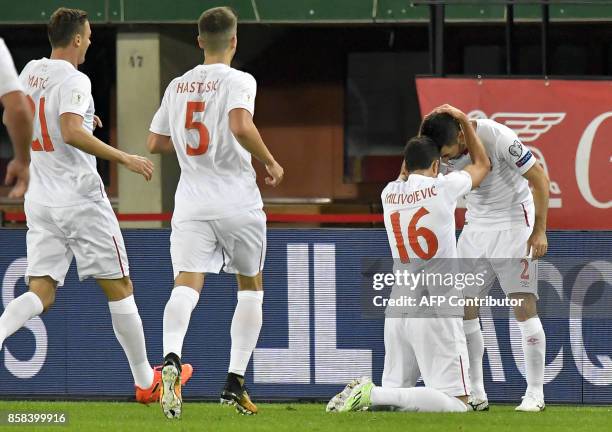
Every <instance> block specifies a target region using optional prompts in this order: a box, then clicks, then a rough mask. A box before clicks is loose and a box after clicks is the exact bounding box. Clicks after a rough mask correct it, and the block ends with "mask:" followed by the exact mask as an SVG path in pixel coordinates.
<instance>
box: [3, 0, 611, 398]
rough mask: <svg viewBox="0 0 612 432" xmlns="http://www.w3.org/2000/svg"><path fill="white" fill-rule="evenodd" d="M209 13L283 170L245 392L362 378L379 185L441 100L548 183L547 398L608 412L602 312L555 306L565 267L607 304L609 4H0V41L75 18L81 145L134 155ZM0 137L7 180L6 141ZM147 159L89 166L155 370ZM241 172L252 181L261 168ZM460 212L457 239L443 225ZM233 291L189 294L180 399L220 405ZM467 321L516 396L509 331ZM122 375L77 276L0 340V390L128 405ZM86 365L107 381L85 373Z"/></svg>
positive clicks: (40, 45) (40, 48)
mask: <svg viewBox="0 0 612 432" xmlns="http://www.w3.org/2000/svg"><path fill="white" fill-rule="evenodd" d="M220 5H229V6H232V7H233V8H234V9H235V10H236V11H237V13H238V15H239V17H240V24H239V29H238V40H239V45H238V53H237V55H236V58H235V61H234V65H233V66H234V67H236V68H239V69H242V70H245V71H248V72H250V73H251V74H253V75H254V76H255V78H256V79H257V81H258V94H257V103H256V115H255V122H256V124H257V125H258V126H259V128H260V130H261V132H262V135H263V138H264V140H265V142H266V143H267V145H268V146H269V147H270V149H271V151H272V152H273V153H274V154H275V156H276V158H277V159H278V161H279V162H280V163H281V164H282V165H283V167H284V168H285V180H284V183H283V184H282V185H281V186H280V187H278V188H276V189H271V188H267V187H266V186H265V185H263V182H261V185H262V186H261V190H262V195H263V196H264V199H265V206H266V207H265V209H266V211H267V213H268V215H269V220H270V224H269V226H270V228H271V229H270V230H269V236H268V239H269V240H268V241H269V243H268V248H269V249H268V258H267V262H266V269H265V271H264V279H265V287H266V292H267V293H266V301H265V302H264V317H265V319H264V327H263V330H262V334H261V337H260V342H259V345H258V349H257V351H256V352H255V354H254V357H253V360H252V363H251V366H250V367H249V371H248V382H250V383H253V385H252V393H253V395H254V397H255V398H257V399H259V400H261V399H268V400H274V399H325V398H328V397H330V396H331V395H333V394H334V393H335V392H336V391H337V390H338V389H339V388H340V387H341V386H342V385H343V384H344V383H346V381H348V380H349V379H351V378H354V377H356V376H360V375H372V376H373V377H374V380H375V381H377V382H378V381H379V380H380V375H381V372H382V361H383V356H384V351H383V348H384V347H383V342H382V322H381V321H374V320H366V319H363V318H362V317H361V315H360V296H359V292H360V284H361V275H360V272H361V268H360V265H361V260H362V259H363V258H365V257H385V256H387V255H388V253H389V251H388V245H387V240H386V234H385V233H384V230H383V229H382V228H381V227H382V224H381V221H382V217H381V215H380V212H381V205H380V199H379V197H380V192H381V190H382V188H383V185H384V184H385V183H386V182H387V181H389V180H392V179H394V178H396V176H397V173H398V170H399V167H400V164H401V156H400V153H401V149H402V147H403V145H404V143H405V141H406V140H407V138H409V137H410V136H412V135H414V134H416V132H417V129H418V125H419V123H420V119H421V115H422V114H423V113H426V112H428V111H429V110H430V109H431V108H433V107H434V106H437V105H439V104H441V103H445V102H448V103H452V104H453V105H456V106H457V107H459V108H461V109H463V110H464V111H466V112H470V113H471V115H472V116H475V117H477V116H488V117H492V118H495V119H497V120H498V121H501V122H506V123H507V124H511V123H508V122H514V123H512V124H514V127H515V129H517V131H518V132H519V135H520V136H521V138H522V139H523V140H524V141H525V143H526V144H528V145H530V146H531V147H532V148H533V149H535V150H534V152H535V153H536V155H537V156H538V157H539V159H540V160H541V161H542V162H543V163H544V164H545V166H546V168H547V170H548V173H549V176H550V178H551V181H552V183H551V208H550V210H549V230H550V233H549V243H550V247H549V259H548V260H549V261H548V262H547V264H545V265H544V268H545V271H543V272H542V274H543V275H542V276H541V277H542V278H543V280H542V283H541V286H540V290H541V291H547V292H549V293H551V294H549V295H548V296H546V299H547V300H546V299H545V300H546V301H550V302H556V303H555V304H558V307H559V308H560V309H561V310H564V311H566V313H561V314H558V315H555V316H550V317H547V316H543V317H542V318H543V321H544V325H545V328H546V331H547V335H548V336H547V337H548V353H547V363H548V371H547V378H546V379H547V384H546V387H545V392H546V397H547V401H549V402H566V403H573V404H582V403H612V358H611V356H612V342H611V341H612V316H610V315H608V316H598V317H596V318H586V317H583V316H582V315H581V310H579V311H576V308H573V307H572V305H571V304H570V298H571V295H572V292H573V290H574V289H575V287H576V286H580V288H583V289H586V288H588V287H586V286H583V285H581V284H583V282H582V280H581V279H579V278H576V277H575V274H574V279H571V278H570V276H568V277H565V276H566V273H565V270H566V268H565V267H567V266H569V264H568V261H567V260H568V259H575V260H578V261H579V262H581V263H582V264H584V263H599V264H597V266H599V267H598V268H599V269H600V276H601V277H600V278H599V279H597V280H596V281H595V283H596V284H597V286H596V287H595V288H594V290H595V291H596V292H597V296H598V297H597V299H599V300H601V299H603V300H601V301H606V295H607V294H606V290H608V291H609V288H610V284H612V265H611V264H610V261H611V259H612V210H611V208H612V194H611V191H612V188H611V187H610V185H611V184H612V174H611V173H612V170H611V166H610V163H611V162H612V160H611V150H612V145H611V142H612V80H611V77H610V76H611V75H612V2H609V1H581V2H578V1H548V2H546V1H514V2H509V1H496V0H491V1H480V2H478V1H444V2H442V1H404V0H291V1H284V0H226V1H209V0H177V1H174V2H169V1H159V0H147V1H143V0H83V1H55V0H29V1H21V2H19V1H15V0H2V1H1V2H0V7H1V12H0V37H3V38H4V39H5V41H6V43H7V45H8V47H9V49H10V50H11V52H12V55H13V58H14V60H15V63H16V66H17V69H18V70H21V68H23V66H24V65H25V64H26V63H27V62H28V61H29V60H30V59H33V58H40V57H43V56H48V55H49V53H50V47H49V44H48V41H47V36H46V29H45V23H46V21H47V19H48V18H49V16H50V15H51V13H52V12H53V11H54V10H55V9H56V8H57V7H59V6H67V7H78V8H81V9H84V10H86V11H88V12H89V16H90V20H91V23H92V29H93V38H92V41H93V45H92V47H91V48H90V50H89V53H88V55H87V60H86V62H85V64H84V65H82V67H81V70H82V71H83V72H85V73H86V74H87V75H88V76H89V77H90V78H91V81H92V85H93V95H94V100H95V104H96V111H97V114H98V115H99V116H100V117H101V118H102V121H103V122H104V128H102V129H98V130H96V135H97V136H98V137H99V138H101V139H103V140H104V141H106V142H108V143H110V144H111V145H113V146H117V147H119V148H121V149H123V150H125V151H128V152H130V153H139V154H146V149H145V139H146V135H147V132H148V127H149V124H150V121H151V118H152V116H153V114H154V112H155V110H156V108H157V106H158V104H159V102H160V100H161V96H162V94H163V91H164V89H165V87H166V85H167V84H168V82H169V81H170V80H171V79H172V78H173V77H175V76H177V75H179V74H182V73H183V72H184V71H185V70H187V69H188V68H191V67H193V66H194V65H195V64H197V63H199V62H201V61H202V54H201V51H199V50H198V49H197V45H196V41H195V37H196V32H197V30H196V25H195V21H196V19H197V17H198V16H199V14H200V13H201V12H202V11H203V10H205V9H207V8H209V7H213V6H220ZM511 127H512V126H511ZM519 129H520V130H519ZM0 130H1V132H0V141H1V146H0V178H3V177H4V170H5V167H6V164H7V163H8V161H9V160H10V158H11V147H10V144H9V142H8V137H7V135H6V131H5V130H4V129H3V128H2V129H0ZM521 134H522V135H521ZM150 157H151V159H152V160H153V161H154V162H155V164H156V172H155V176H154V179H153V180H152V181H151V182H149V183H146V182H144V181H141V180H140V179H139V178H137V177H136V176H134V175H133V174H131V173H128V172H126V171H124V170H123V168H118V167H117V166H115V165H114V164H111V163H107V162H106V161H99V162H98V164H99V165H98V167H99V171H100V173H101V174H102V177H103V179H104V182H105V186H106V188H107V191H108V194H109V197H111V201H112V204H113V206H114V207H115V208H116V210H117V212H118V214H119V217H120V220H121V221H122V226H123V227H124V228H125V240H126V245H127V249H128V254H129V257H130V263H131V270H132V277H133V281H134V285H135V292H136V301H137V303H138V306H139V309H140V313H141V316H142V319H143V323H144V326H145V335H146V337H147V344H148V350H149V357H150V359H151V361H153V362H157V361H156V360H161V325H162V323H161V318H162V313H163V307H164V304H165V302H166V300H167V298H168V295H169V292H170V288H171V286H172V271H171V265H170V259H169V251H168V248H169V241H168V238H169V231H168V228H167V227H168V221H169V217H170V213H171V211H172V207H173V197H174V190H175V186H176V183H177V181H178V176H179V171H178V164H177V163H176V160H175V157H174V156H157V155H153V156H150ZM254 166H255V168H256V170H257V171H258V174H259V178H258V180H259V181H261V180H262V178H263V176H262V175H261V174H262V167H261V166H259V165H258V164H257V163H256V162H255V163H254ZM7 193H8V188H6V187H2V188H0V209H1V210H2V214H1V220H2V224H3V226H4V229H2V230H0V274H1V275H2V276H3V284H2V303H3V305H6V304H7V303H8V302H9V301H10V300H11V299H12V298H14V297H15V296H17V295H19V294H20V293H22V292H23V291H24V290H25V285H24V283H23V278H22V276H23V271H24V269H25V230H24V229H23V227H24V223H23V213H22V210H23V208H22V202H21V201H14V200H10V199H8V198H7V197H6V195H7ZM457 216H458V222H459V223H458V228H459V229H460V228H461V225H462V211H461V210H458V214H457ZM298 228H302V229H298ZM347 228H348V229H347ZM73 267H74V266H73ZM555 271H556V272H557V273H555ZM557 274H560V275H562V276H563V278H561V279H559V278H556V277H557V276H556V275H557ZM546 278H547V279H546ZM559 281H560V282H559ZM234 286H235V282H234V280H233V278H232V277H229V276H227V275H220V276H218V277H210V278H208V279H207V286H206V289H205V292H206V295H205V296H204V298H203V299H202V300H201V302H200V304H199V306H198V308H197V310H196V311H195V312H194V315H193V317H194V318H193V319H192V323H191V327H190V330H189V332H188V334H187V338H186V342H185V343H186V346H185V349H184V353H185V361H189V362H191V363H192V364H194V367H195V368H196V375H195V376H194V380H193V381H192V383H191V384H190V385H189V386H188V387H186V389H185V395H186V396H187V397H189V398H197V399H208V398H216V397H217V396H218V391H219V389H220V387H221V386H222V383H223V378H224V376H225V367H226V364H227V359H228V356H229V322H230V320H231V315H232V311H233V306H234V301H235V300H234V299H235V295H234V290H235V288H233V287H234ZM607 301H609V300H607ZM606 304H610V305H612V301H609V303H606ZM483 327H484V329H485V333H486V344H487V354H486V359H485V367H486V372H485V377H486V385H487V389H488V390H489V397H490V399H491V400H492V401H517V400H519V399H520V396H521V395H522V394H523V391H524V385H525V384H524V379H523V378H522V373H523V372H522V368H523V366H522V359H521V354H520V353H521V350H520V347H519V346H520V339H519V338H518V333H517V331H516V324H514V323H513V320H510V321H509V320H508V318H507V315H506V316H503V315H502V316H492V315H489V316H487V315H485V317H484V318H483ZM517 344H518V345H517ZM124 360H125V359H124V357H123V353H122V351H121V349H120V347H119V345H118V344H117V342H116V341H115V338H114V335H113V331H112V327H111V324H110V320H109V316H108V311H107V307H106V302H105V301H104V297H103V295H102V294H101V293H100V292H99V290H98V289H97V288H96V286H95V284H94V283H93V282H92V281H87V282H85V283H79V282H78V278H77V276H76V272H75V269H74V268H72V269H71V271H70V273H69V276H68V278H67V280H66V285H65V286H64V287H63V288H62V289H61V291H60V293H59V296H58V300H57V302H56V304H55V306H54V307H53V309H52V310H51V311H50V312H49V313H47V314H45V315H43V316H42V317H41V318H35V319H33V320H31V321H30V322H29V323H28V327H27V328H24V329H22V330H20V331H19V333H17V334H16V335H15V336H13V337H12V338H10V339H8V340H7V343H6V345H5V349H4V350H3V352H2V353H1V355H0V383H2V384H1V388H2V396H3V397H13V398H24V397H26V396H28V397H42V398H53V397H61V398H84V399H88V398H111V399H127V398H129V397H132V394H133V390H132V384H131V382H132V380H131V376H130V372H129V368H128V365H127V363H126V362H125V361H124ZM104 370H113V371H114V373H113V374H112V375H110V376H109V375H108V374H105V373H98V372H99V371H104Z"/></svg>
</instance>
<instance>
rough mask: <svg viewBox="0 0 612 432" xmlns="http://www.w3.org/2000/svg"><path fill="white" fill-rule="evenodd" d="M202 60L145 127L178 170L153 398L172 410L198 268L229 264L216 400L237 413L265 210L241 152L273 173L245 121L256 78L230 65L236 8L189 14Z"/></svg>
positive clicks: (258, 295) (255, 321)
mask: <svg viewBox="0 0 612 432" xmlns="http://www.w3.org/2000/svg"><path fill="white" fill-rule="evenodd" d="M198 29H199V36H198V38H197V40H198V44H199V46H200V48H202V49H203V50H204V64H201V65H198V66H196V67H195V68H193V69H191V70H189V71H188V72H186V73H185V74H184V75H182V76H180V77H178V78H176V79H174V80H172V82H171V83H170V84H169V85H168V88H167V89H166V92H165V94H164V97H163V100H162V103H161V106H160V108H159V110H158V111H157V113H156V114H155V117H154V118H153V121H152V123H151V127H150V131H151V133H150V135H149V139H148V142H147V146H148V148H149V150H150V151H151V152H153V153H156V152H166V151H176V155H177V158H178V161H179V164H180V166H181V177H180V181H179V184H178V188H177V190H176V195H175V208H174V215H173V217H172V235H171V238H170V242H171V245H170V253H171V256H172V266H173V269H174V278H175V279H174V289H173V290H172V293H171V295H170V299H169V300H168V303H167V305H166V308H165V311H164V337H163V339H164V353H163V354H164V369H163V371H162V380H163V388H162V397H161V400H160V402H161V405H162V409H163V412H164V414H165V415H166V417H168V418H178V417H180V415H181V409H182V408H181V404H182V401H181V394H180V383H179V382H178V380H176V377H177V376H178V374H179V373H180V370H181V361H180V359H181V355H182V346H183V339H184V337H185V333H186V332H187V327H188V325H189V319H190V315H191V312H192V311H193V309H194V308H195V306H196V304H197V302H198V299H199V296H200V292H201V290H202V287H203V285H204V276H205V274H206V273H219V271H221V270H223V271H225V272H226V273H235V274H236V277H237V281H238V303H237V305H236V310H235V312H234V317H233V319H232V325H231V340H232V343H231V353H230V363H229V369H228V375H227V379H226V383H225V387H224V389H223V391H222V393H221V402H222V403H225V404H229V405H234V406H235V407H236V409H237V410H238V411H239V412H240V413H242V414H255V413H257V407H256V406H255V404H253V402H252V401H251V400H250V397H249V395H248V393H247V391H246V388H245V387H244V374H245V371H246V368H247V365H248V363H249V360H250V357H251V353H252V352H253V350H254V349H255V345H256V344H257V339H258V337H259V332H260V329H261V325H262V303H263V285H262V275H261V270H262V269H263V265H264V260H265V254H266V217H265V213H264V212H263V210H262V208H263V203H262V200H261V195H260V193H259V189H258V188H257V184H256V182H255V171H254V170H253V167H252V165H251V155H252V156H254V157H255V158H256V159H258V160H259V161H260V162H262V163H263V164H264V165H265V167H266V170H267V171H268V173H269V175H270V176H269V177H267V178H266V183H267V184H269V185H272V186H276V185H277V184H278V183H279V182H280V181H281V180H282V177H283V169H282V167H281V166H280V165H279V164H278V163H277V162H276V161H275V160H274V158H273V157H272V154H271V153H270V152H269V151H268V149H267V147H266V146H265V144H264V142H263V140H262V139H261V136H260V135H259V132H258V130H257V128H256V127H255V125H254V123H253V113H254V107H255V93H256V82H255V79H254V78H253V77H252V76H251V75H249V74H248V73H244V72H241V71H238V70H236V69H233V68H232V67H231V66H230V64H231V61H232V58H233V57H234V54H235V52H236V45H237V36H236V29H237V17H236V15H235V13H234V12H233V11H232V10H231V9H230V8H227V7H218V8H213V9H209V10H207V11H205V12H204V13H203V14H202V15H201V16H200V19H199V21H198Z"/></svg>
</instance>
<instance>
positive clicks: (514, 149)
mask: <svg viewBox="0 0 612 432" xmlns="http://www.w3.org/2000/svg"><path fill="white" fill-rule="evenodd" d="M508 152H509V153H510V154H511V155H512V156H514V157H515V158H519V157H521V155H522V154H523V146H522V145H521V142H520V141H518V140H514V142H513V143H512V145H511V146H510V147H508Z"/></svg>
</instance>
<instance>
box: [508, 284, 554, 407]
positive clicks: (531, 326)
mask: <svg viewBox="0 0 612 432" xmlns="http://www.w3.org/2000/svg"><path fill="white" fill-rule="evenodd" d="M509 297H510V298H511V299H513V300H519V305H518V306H515V307H514V315H515V317H516V320H517V322H518V325H519V329H520V330H521V336H522V346H523V353H524V355H525V377H526V379H527V390H526V392H525V396H523V400H522V402H521V404H520V405H519V406H518V407H516V410H517V411H528V412H538V411H543V410H544V409H545V407H546V405H545V403H544V368H545V365H546V335H545V333H544V328H543V327H542V322H541V321H540V318H539V317H538V316H537V306H536V301H537V299H536V296H535V295H534V294H531V293H511V294H509Z"/></svg>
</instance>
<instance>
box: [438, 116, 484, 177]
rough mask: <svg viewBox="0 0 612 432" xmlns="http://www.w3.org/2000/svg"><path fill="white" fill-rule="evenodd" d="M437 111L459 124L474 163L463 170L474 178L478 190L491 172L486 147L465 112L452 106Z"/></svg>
mask: <svg viewBox="0 0 612 432" xmlns="http://www.w3.org/2000/svg"><path fill="white" fill-rule="evenodd" d="M437 111H438V112H446V113H448V114H450V115H451V116H453V118H455V119H456V120H457V121H458V122H459V125H460V126H461V130H462V131H463V134H464V135H465V144H466V146H467V149H468V152H469V153H470V158H471V159H472V163H471V164H470V165H468V166H466V167H465V168H463V170H464V171H466V172H467V173H468V174H469V175H470V177H472V189H475V188H477V187H478V186H480V183H481V182H482V181H483V180H484V178H485V177H486V175H487V174H488V173H489V171H490V170H491V161H490V160H489V156H488V155H487V152H486V150H485V148H484V145H483V144H482V142H481V141H480V138H478V135H477V134H476V131H475V130H474V127H473V126H472V124H471V123H470V120H469V119H468V117H467V116H466V115H465V113H464V112H463V111H461V110H459V109H457V108H455V107H453V106H451V105H442V106H441V107H439V108H438V109H437Z"/></svg>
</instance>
